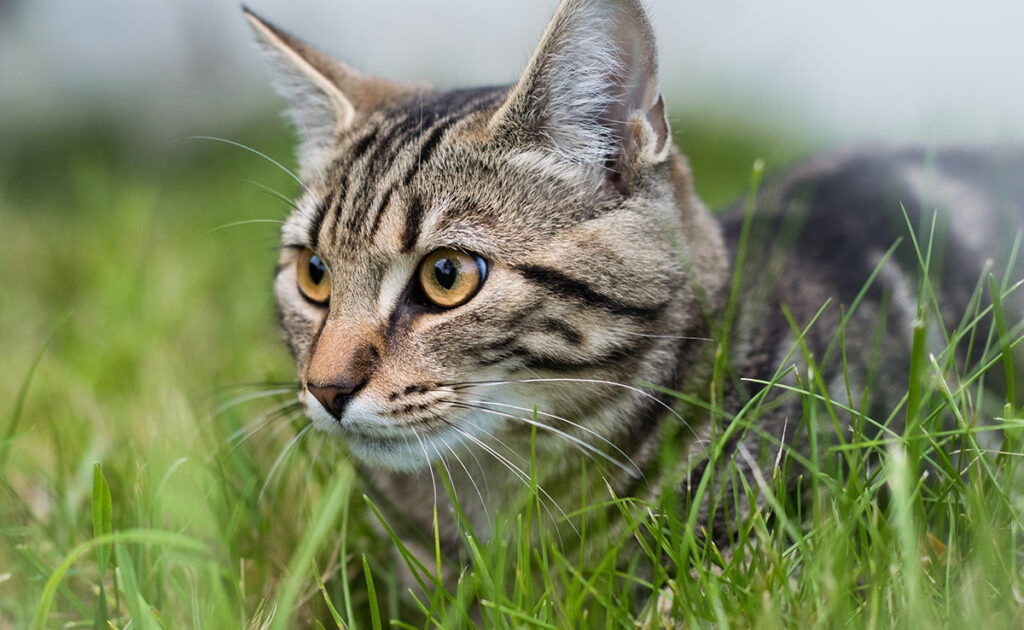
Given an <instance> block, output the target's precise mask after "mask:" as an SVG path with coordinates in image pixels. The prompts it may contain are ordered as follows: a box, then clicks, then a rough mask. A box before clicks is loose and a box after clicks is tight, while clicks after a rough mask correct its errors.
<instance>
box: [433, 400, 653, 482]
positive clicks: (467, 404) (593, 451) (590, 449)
mask: <svg viewBox="0 0 1024 630" xmlns="http://www.w3.org/2000/svg"><path fill="white" fill-rule="evenodd" d="M473 402H475V401H459V402H451V403H449V404H450V405H452V406H456V407H463V408H465V409H479V410H480V411H486V412H488V413H491V414H494V415H496V416H499V417H502V418H508V419H510V420H519V421H521V422H525V423H526V424H528V425H530V426H534V427H537V428H538V429H544V430H545V431H549V432H551V433H553V434H555V435H557V436H559V437H561V438H563V439H565V440H566V441H568V442H569V443H571V444H572V445H573V446H575V447H576V448H577V449H579V451H580V452H581V453H583V454H585V455H588V456H590V457H591V458H592V457H593V455H598V456H600V457H602V458H603V459H605V460H607V461H608V462H610V463H612V464H614V465H615V466H618V467H619V468H620V469H622V470H623V471H624V472H626V473H628V474H629V475H633V476H638V475H640V474H642V473H640V471H639V468H637V467H636V465H635V464H634V467H633V469H630V468H629V467H628V466H626V465H625V464H623V463H622V462H620V461H619V460H617V459H615V458H614V457H612V456H611V455H608V454H607V453H605V452H604V451H602V450H601V449H599V448H596V447H595V446H594V445H593V444H590V443H588V442H586V441H584V440H581V439H579V438H577V437H575V436H572V435H569V434H568V433H566V432H565V431H562V430H560V429H556V428H555V427H553V426H551V425H549V424H545V423H543V422H538V421H536V420H531V419H529V418H523V417H520V416H517V415H514V414H509V413H505V412H504V411H498V410H496V409H489V408H488V407H484V406H483V405H480V404H472V403H473ZM495 404H500V403H495ZM507 406H509V407H513V405H507ZM518 409H523V408H522V407H518ZM524 410H525V409H524ZM526 411H528V410H526Z"/></svg>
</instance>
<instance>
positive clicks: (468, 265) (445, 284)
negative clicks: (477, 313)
mask: <svg viewBox="0 0 1024 630" xmlns="http://www.w3.org/2000/svg"><path fill="white" fill-rule="evenodd" d="M486 276H487V263H486V262H484V259H483V258H480V257H479V256H474V255H472V254H467V253H465V252H460V251H458V250H456V249H449V248H447V247H445V248H442V249H438V250H435V251H433V252H431V253H429V254H427V257H426V258H424V259H423V262H421V263H420V287H421V288H422V289H423V295H424V296H426V298H427V299H428V300H430V301H431V302H433V303H434V304H435V305H437V306H440V307H442V308H454V307H456V306H459V305H460V304H465V303H466V302H467V301H469V298H471V297H473V295H474V294H476V292H477V290H478V289H479V288H480V285H482V284H483V283H484V278H485V277H486Z"/></svg>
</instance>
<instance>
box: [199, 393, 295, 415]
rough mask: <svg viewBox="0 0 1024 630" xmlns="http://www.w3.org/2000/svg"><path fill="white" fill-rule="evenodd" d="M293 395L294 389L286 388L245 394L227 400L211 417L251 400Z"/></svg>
mask: <svg viewBox="0 0 1024 630" xmlns="http://www.w3.org/2000/svg"><path fill="white" fill-rule="evenodd" d="M294 393H295V390H294V389H292V388H288V389H267V390H264V391H261V392H254V393H252V394H246V395H244V396H239V397H238V398H235V399H233V400H229V401H227V402H226V403H224V404H222V405H220V406H218V407H217V408H216V409H214V410H213V415H214V416H219V415H220V414H222V413H224V412H225V411H227V410H228V409H231V408H232V407H237V406H238V405H241V404H244V403H247V402H250V401H253V400H259V399H260V398H270V397H271V396H281V395H283V394H294Z"/></svg>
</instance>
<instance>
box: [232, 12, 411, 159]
mask: <svg viewBox="0 0 1024 630" xmlns="http://www.w3.org/2000/svg"><path fill="white" fill-rule="evenodd" d="M242 11H243V13H244V14H245V17H246V19H247V20H248V22H249V26H251V27H252V30H253V33H254V34H255V36H256V41H257V42H258V43H259V44H260V47H261V48H262V49H263V51H264V53H266V55H267V57H268V58H269V60H270V62H271V63H270V65H271V69H272V70H273V73H274V87H275V88H277V91H278V92H280V93H281V95H282V96H284V97H285V98H287V99H289V100H290V101H291V109H290V113H291V116H292V119H293V120H294V121H295V125H296V126H297V127H298V130H299V133H300V134H302V136H303V138H304V140H303V141H302V143H301V145H300V146H299V161H300V162H301V164H302V167H303V169H304V170H305V169H315V168H317V167H318V166H319V164H320V162H321V160H322V156H323V153H324V151H325V150H326V149H330V148H331V147H332V146H333V144H334V142H335V141H336V140H337V137H338V134H339V133H341V132H344V131H345V130H346V129H348V128H349V127H351V126H352V125H353V124H354V123H356V122H357V121H358V120H359V119H360V118H361V117H364V116H366V115H368V114H369V113H370V112H372V111H373V110H374V109H376V108H377V107H378V106H380V104H382V103H383V102H385V101H387V100H388V99H391V98H393V97H395V96H397V95H399V94H402V93H404V92H407V91H409V90H410V89H411V88H410V87H409V86H405V85H401V84H398V83H392V82H390V81H385V80H383V79H377V78H373V77H367V76H365V75H363V74H361V73H359V72H358V71H356V70H354V69H353V68H351V67H349V66H348V65H346V64H344V63H342V62H340V61H338V60H336V59H334V58H332V57H331V56H330V55H327V54H326V53H324V52H322V51H320V50H317V49H316V48H314V47H313V46H310V45H309V44H307V43H306V42H304V41H302V40H300V39H298V38H296V37H294V36H292V35H291V34H289V33H287V32H285V31H284V30H282V29H280V28H278V27H276V26H274V25H273V24H270V23H269V22H267V21H266V20H264V19H262V18H260V17H259V16H257V15H256V14H255V13H253V12H252V11H250V10H249V9H248V8H246V7H245V6H243V7H242Z"/></svg>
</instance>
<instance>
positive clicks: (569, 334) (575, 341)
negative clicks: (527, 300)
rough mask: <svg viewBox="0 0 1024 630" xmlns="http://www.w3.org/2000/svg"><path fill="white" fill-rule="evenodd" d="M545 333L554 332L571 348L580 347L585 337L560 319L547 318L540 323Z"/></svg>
mask: <svg viewBox="0 0 1024 630" xmlns="http://www.w3.org/2000/svg"><path fill="white" fill-rule="evenodd" d="M540 325H541V327H542V328H541V329H542V330H544V332H554V333H558V334H559V335H561V336H562V337H563V338H564V339H565V340H566V341H567V342H568V343H569V345H570V346H578V345H580V344H581V343H583V335H581V334H580V332H579V331H578V330H576V329H575V328H573V327H572V326H570V325H569V324H566V323H565V322H563V321H562V320H560V319H555V318H553V317H550V318H547V319H545V320H544V321H542V322H541V323H540Z"/></svg>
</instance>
